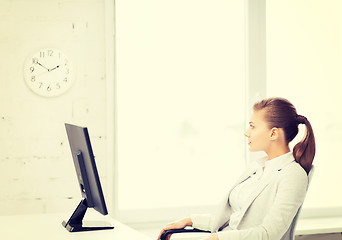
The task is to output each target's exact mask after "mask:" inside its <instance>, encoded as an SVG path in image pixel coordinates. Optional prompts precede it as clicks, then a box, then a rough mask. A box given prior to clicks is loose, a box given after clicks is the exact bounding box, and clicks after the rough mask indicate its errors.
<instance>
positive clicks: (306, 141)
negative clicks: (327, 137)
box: [293, 115, 316, 173]
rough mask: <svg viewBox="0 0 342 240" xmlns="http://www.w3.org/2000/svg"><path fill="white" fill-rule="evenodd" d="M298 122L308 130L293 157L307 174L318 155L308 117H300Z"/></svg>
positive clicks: (294, 149) (294, 150)
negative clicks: (316, 154)
mask: <svg viewBox="0 0 342 240" xmlns="http://www.w3.org/2000/svg"><path fill="white" fill-rule="evenodd" d="M297 121H298V124H305V126H306V130H305V135H304V137H303V139H302V140H301V141H300V142H299V143H297V144H296V145H295V146H294V148H293V156H294V158H295V160H296V162H298V163H299V164H300V165H301V166H302V167H303V168H304V170H305V171H306V173H309V172H310V169H311V166H312V162H313V159H314V157H315V153H316V143H315V136H314V133H313V130H312V127H311V124H310V122H309V120H308V119H307V118H306V117H304V116H301V115H298V116H297Z"/></svg>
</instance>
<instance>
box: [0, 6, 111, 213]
mask: <svg viewBox="0 0 342 240" xmlns="http://www.w3.org/2000/svg"><path fill="white" fill-rule="evenodd" d="M104 5H105V2H104V0H59V1H51V0H50V1H46V0H30V1H26V0H1V2H0V52H1V55H0V76H1V79H0V110H1V111H0V133H1V134H0V189H1V194H0V215H4V214H24V213H33V212H34V213H44V212H55V211H66V212H69V211H71V210H72V209H73V208H74V207H76V206H75V204H77V203H78V201H79V200H80V193H79V189H78V186H77V180H76V175H75V172H74V167H73V163H72V158H71V154H70V150H69V146H68V142H67V138H66V133H65V129H64V122H70V123H75V124H80V125H84V126H88V128H89V133H90V137H91V141H92V144H93V150H94V154H95V156H96V160H97V164H98V170H99V172H100V175H101V180H102V185H103V187H104V191H106V186H107V185H106V165H107V163H106V147H105V146H106V137H107V136H106V76H105V74H106V69H105V65H106V64H105V59H106V58H105V57H106V53H105V6H104ZM48 47H53V48H58V49H60V50H62V51H63V52H65V53H66V54H67V55H68V56H69V58H70V59H71V61H72V63H73V65H74V68H75V73H76V82H75V84H74V85H73V87H72V88H71V89H70V90H69V91H68V92H67V93H65V94H64V95H62V96H60V97H56V98H44V97H40V96H38V95H36V94H34V93H33V92H31V91H30V90H29V89H28V88H27V87H26V85H25V82H24V79H23V64H24V60H25V58H26V57H27V56H28V55H29V54H30V53H32V52H34V51H37V50H39V49H41V48H48Z"/></svg>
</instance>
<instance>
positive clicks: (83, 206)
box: [62, 199, 114, 232]
mask: <svg viewBox="0 0 342 240" xmlns="http://www.w3.org/2000/svg"><path fill="white" fill-rule="evenodd" d="M87 209H88V205H87V200H86V199H83V200H81V202H80V203H79V204H78V206H77V208H76V209H75V211H74V213H73V214H72V215H71V217H70V219H69V220H68V221H67V222H66V221H63V222H62V225H63V227H65V228H66V229H67V230H68V231H69V232H82V231H95V230H105V229H113V228H114V227H113V226H109V225H108V223H107V224H106V223H104V224H103V225H102V226H96V227H94V226H89V227H88V226H85V224H84V223H83V218H84V215H85V213H86V212H87Z"/></svg>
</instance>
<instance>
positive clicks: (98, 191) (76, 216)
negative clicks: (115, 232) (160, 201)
mask: <svg viewBox="0 0 342 240" xmlns="http://www.w3.org/2000/svg"><path fill="white" fill-rule="evenodd" d="M65 128H66V132H67V135H68V140H69V145H70V150H71V154H72V158H73V161H74V166H75V170H76V174H77V179H78V183H79V187H80V191H81V195H82V200H81V202H80V204H79V205H78V207H77V208H76V210H75V212H74V213H73V215H72V216H71V217H70V219H69V221H68V222H65V221H63V223H62V224H63V226H64V227H65V228H66V229H67V230H68V231H70V232H75V231H91V230H102V229H112V228H113V227H112V226H108V225H106V226H100V227H85V226H84V225H83V217H84V215H85V212H86V211H87V209H88V208H94V209H95V210H96V211H98V212H99V213H101V214H103V215H106V214H108V211H107V207H106V203H105V199H104V195H103V192H102V188H101V183H100V178H99V175H98V171H97V168H96V163H95V158H94V154H93V150H92V147H91V143H90V138H89V133H88V129H87V128H86V127H80V126H76V125H72V124H68V123H66V124H65Z"/></svg>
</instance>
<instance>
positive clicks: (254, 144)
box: [245, 110, 271, 152]
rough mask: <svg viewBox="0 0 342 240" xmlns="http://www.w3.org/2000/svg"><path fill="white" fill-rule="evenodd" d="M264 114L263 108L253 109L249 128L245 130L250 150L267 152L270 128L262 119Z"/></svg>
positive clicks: (269, 141)
mask: <svg viewBox="0 0 342 240" xmlns="http://www.w3.org/2000/svg"><path fill="white" fill-rule="evenodd" d="M264 114H265V112H264V110H259V111H254V112H253V114H252V116H251V119H250V122H249V128H248V130H247V131H246V132H245V136H246V137H247V138H248V145H249V150H250V151H251V152H257V151H265V152H267V150H268V149H269V146H270V143H271V140H270V137H271V129H270V128H269V126H268V124H267V122H266V121H265V119H264Z"/></svg>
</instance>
